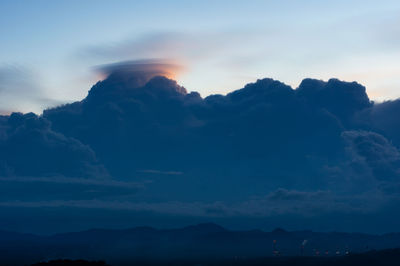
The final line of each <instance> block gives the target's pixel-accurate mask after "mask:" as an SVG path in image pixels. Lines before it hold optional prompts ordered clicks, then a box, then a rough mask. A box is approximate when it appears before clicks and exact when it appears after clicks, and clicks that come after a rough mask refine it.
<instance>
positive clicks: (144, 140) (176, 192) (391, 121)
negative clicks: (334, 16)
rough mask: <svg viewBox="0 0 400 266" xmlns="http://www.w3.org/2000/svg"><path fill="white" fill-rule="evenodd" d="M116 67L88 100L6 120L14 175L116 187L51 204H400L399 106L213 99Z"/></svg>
mask: <svg viewBox="0 0 400 266" xmlns="http://www.w3.org/2000/svg"><path fill="white" fill-rule="evenodd" d="M107 69H110V72H109V73H108V72H107V74H108V77H107V78H106V79H105V80H103V81H100V82H98V83H97V84H95V85H94V86H93V87H92V88H91V90H90V91H89V93H88V96H87V97H86V98H85V99H83V100H82V101H79V102H75V103H71V104H67V105H63V106H59V107H57V108H52V109H48V110H45V111H44V113H43V115H42V116H40V117H37V116H35V115H32V114H26V115H22V114H13V115H11V116H4V117H1V123H0V125H1V131H0V137H1V140H2V144H1V145H2V147H3V149H2V151H4V152H3V153H2V159H1V166H2V167H1V169H2V170H1V171H2V174H3V175H4V176H8V177H9V176H26V175H29V176H37V177H42V176H49V175H55V174H59V175H61V176H62V177H63V178H64V177H65V176H74V177H77V178H99V177H104V176H108V174H109V175H110V176H109V178H111V180H112V181H108V182H117V183H107V185H99V184H97V183H96V184H91V183H87V182H86V183H85V184H84V185H82V184H81V185H80V186H81V187H82V186H84V187H85V189H88V188H90V187H93V188H95V190H96V191H97V190H100V191H102V188H103V187H112V191H114V192H112V193H108V194H107V193H104V192H101V193H100V194H101V195H102V199H101V200H99V201H95V203H94V201H92V200H93V197H86V196H84V195H83V194H76V195H75V197H74V198H73V199H72V197H70V198H68V197H66V198H65V199H63V200H61V199H60V198H57V199H54V200H55V201H48V202H47V205H46V204H44V205H43V206H58V205H60V204H61V205H62V204H67V205H68V204H72V205H73V206H74V207H81V208H91V207H90V206H92V207H96V208H102V206H103V207H104V208H113V206H115V208H118V209H121V208H122V209H127V211H150V212H157V213H168V214H179V215H183V216H184V215H198V216H202V215H203V216H207V217H214V216H218V217H219V216H221V217H222V216H224V217H227V216H230V217H233V216H235V217H239V216H241V217H246V216H252V217H255V216H257V217H272V216H274V215H275V216H276V215H278V216H279V215H286V214H288V215H289V214H290V215H297V216H301V215H309V214H310V213H313V215H316V216H318V215H320V216H323V215H326V214H327V213H329V212H330V211H332V212H334V213H347V214H346V215H350V214H351V213H354V215H356V213H358V214H360V215H361V214H365V213H368V212H369V213H374V212H377V211H378V210H381V209H382V208H383V209H384V208H392V207H389V205H388V202H397V200H398V192H397V191H398V190H396V188H398V187H400V182H399V181H400V179H399V176H400V172H399V169H400V164H399V163H400V157H399V150H398V144H397V143H398V142H397V139H396V138H397V135H396V132H397V131H396V130H397V124H396V121H397V120H396V117H395V116H393V115H391V114H390V112H391V111H390V110H392V109H393V108H396V105H395V102H390V103H383V104H375V103H373V102H371V101H370V100H369V98H368V96H367V94H366V91H365V87H363V86H362V85H360V84H358V83H356V82H351V83H349V82H342V81H339V80H337V79H331V80H329V81H327V82H325V81H321V80H312V79H306V80H304V81H303V82H302V83H301V84H300V86H299V88H297V89H293V88H291V87H290V86H288V85H286V84H284V83H282V82H279V81H276V80H272V79H261V80H258V81H256V82H254V83H251V84H248V85H246V86H245V87H244V88H243V89H240V90H237V91H234V92H231V93H229V94H227V95H211V96H208V97H206V98H202V97H201V96H200V95H199V94H198V93H196V92H188V91H187V90H186V89H185V88H183V87H181V86H179V85H178V84H177V83H176V82H175V81H173V80H171V79H168V78H165V77H162V76H158V74H160V73H158V72H157V71H155V72H154V71H147V70H143V71H144V72H145V75H143V73H144V72H143V71H137V68H136V66H135V67H134V69H133V71H131V70H132V69H131V68H130V71H127V66H126V64H122V65H113V66H111V67H110V68H107ZM384 117H389V118H388V119H383V118H384ZM39 151H40V152H39ZM35 152H38V154H37V155H38V156H34V153H35ZM39 180H42V179H36V181H39ZM46 180H47V179H46ZM62 180H65V179H62ZM0 181H1V180H0ZM40 182H44V181H43V180H42V181H40ZM46 182H47V181H46ZM63 182H64V181H63ZM74 182H75V183H76V182H77V181H76V179H74ZM116 184H118V185H116ZM119 184H140V186H139V187H137V186H134V189H133V187H132V189H128V190H127V191H126V190H125V191H123V189H122V188H123V185H122V186H120V185H119ZM137 188H140V189H139V190H138V189H137ZM390 188H391V189H390ZM118 190H120V191H121V195H118V193H116V192H117V191H118ZM133 191H134V193H133ZM100 194H96V195H100ZM96 197H97V196H96ZM104 197H105V198H104ZM70 200H73V203H71V201H70ZM80 200H84V201H80ZM88 200H91V201H88ZM52 202H53V203H52ZM68 202H69V203H68ZM42 203H43V202H42ZM42 203H40V202H39V201H38V202H36V203H35V202H32V201H29V200H28V199H27V201H26V203H24V202H19V203H18V204H15V203H10V202H3V203H2V206H17V205H18V206H35V207H38V206H40V204H42ZM24 204H25V205H24ZM49 204H50V205H49ZM52 204H53V205H52ZM93 204H94V205H95V206H94V205H93ZM72 205H71V206H72ZM124 206H125V207H124ZM174 206H176V207H174ZM179 206H180V207H179ZM182 206H184V207H182ZM368 206H369V207H368ZM392 209H393V208H392Z"/></svg>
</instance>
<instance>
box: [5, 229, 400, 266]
mask: <svg viewBox="0 0 400 266" xmlns="http://www.w3.org/2000/svg"><path fill="white" fill-rule="evenodd" d="M399 249H400V234H399V233H391V234H384V235H369V234H360V233H340V232H328V233H321V232H312V231H292V232H288V231H285V230H283V229H276V230H274V231H272V232H264V231H261V230H250V231H232V230H228V229H225V228H223V227H221V226H219V225H216V224H212V223H206V224H199V225H194V226H188V227H184V228H178V229H155V228H151V227H136V228H132V229H125V230H109V229H92V230H88V231H82V232H73V233H63V234H56V235H51V236H39V235H32V234H21V233H13V232H4V231H3V232H1V231H0V261H1V262H2V264H3V265H4V264H5V265H30V264H32V263H37V262H41V261H42V262H43V261H51V260H54V259H64V258H68V259H75V260H77V259H83V260H87V261H106V262H107V263H109V264H111V265H119V264H124V265H131V264H132V263H133V262H137V264H138V265H141V264H144V265H153V264H155V265H157V264H160V265H180V264H181V265H186V264H189V265H192V264H196V265H197V263H200V264H205V265H217V264H225V265H231V264H234V265H236V264H237V265H248V264H254V265H257V264H260V265H261V264H263V265H264V264H267V265H290V263H294V261H295V262H296V265H302V264H301V263H306V264H305V265H320V264H321V263H324V264H326V265H334V264H335V263H340V264H341V265H347V264H345V263H353V261H358V260H365V261H367V262H368V263H369V262H371V263H374V262H378V261H379V262H380V263H382V262H383V261H386V260H387V262H392V261H396V262H398V264H397V265H400V260H398V258H399V257H400V252H399ZM384 250H385V251H384ZM352 254H362V255H352ZM260 258H264V259H260ZM125 262H129V263H125ZM139 262H140V263H139ZM75 263H78V262H75ZM313 263H314V264H313ZM329 263H330V264H329ZM363 264H364V263H363ZM54 265H57V264H54ZM61 265H63V264H61ZM66 265H67V264H66ZM77 265H79V264H77ZM348 265H353V264H348ZM365 265H369V264H365ZM372 265H375V264H372ZM377 265H378V264H377ZM379 265H382V264H379ZM388 265H390V264H388Z"/></svg>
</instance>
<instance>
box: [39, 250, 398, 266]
mask: <svg viewBox="0 0 400 266" xmlns="http://www.w3.org/2000/svg"><path fill="white" fill-rule="evenodd" d="M108 265H109V264H107V263H106V262H103V261H84V260H75V261H73V260H54V261H49V262H42V263H36V264H33V266H108ZM115 265H149V266H150V265H160V266H161V265H178V266H179V265H182V266H183V265H276V266H286V265H296V266H299V265H300V266H302V265H311V266H313V265H315V266H317V265H319V266H320V265H326V266H335V265H344V266H347V265H348V266H350V265H351V266H353V265H357V266H358V265H362V266H369V265H371V266H372V265H374V266H375V265H376V266H378V265H379V266H386V265H400V249H390V250H382V251H369V252H366V253H362V254H349V255H347V256H341V257H268V258H258V259H244V258H236V259H225V260H222V259H221V260H212V259H211V260H166V261H157V260H146V261H140V260H137V261H129V262H119V263H116V264H115Z"/></svg>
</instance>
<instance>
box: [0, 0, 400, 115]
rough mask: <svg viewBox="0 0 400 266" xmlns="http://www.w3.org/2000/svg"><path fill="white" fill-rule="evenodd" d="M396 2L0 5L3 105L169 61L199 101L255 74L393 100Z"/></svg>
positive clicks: (9, 107) (75, 93) (72, 95)
mask: <svg viewBox="0 0 400 266" xmlns="http://www.w3.org/2000/svg"><path fill="white" fill-rule="evenodd" d="M399 14H400V2H399V1H394V0H393V1H379V2H378V1H365V0H363V1H341V0H339V1H329V2H326V1H251V2H250V1H146V2H144V1H112V2H111V1H63V2H59V1H56V2H55V1H43V0H40V1H6V0H4V1H1V3H0V35H1V36H2V40H1V42H0V48H1V49H0V112H1V113H9V112H10V111H23V112H27V111H34V112H37V113H40V112H41V110H42V109H43V108H44V107H48V106H54V105H57V104H60V103H65V102H70V101H73V100H78V99H81V98H83V97H84V96H85V95H86V94H87V91H88V90H89V88H90V87H91V85H93V84H94V83H95V82H96V81H97V80H98V79H100V78H101V76H100V75H99V73H96V71H95V69H96V67H97V66H99V65H104V64H110V63H116V62H120V61H126V60H143V59H153V60H154V59H162V60H172V61H173V62H174V63H178V64H179V65H180V66H181V68H180V71H179V73H176V74H175V75H174V78H176V79H177V80H178V82H179V84H181V85H182V86H185V87H186V88H187V89H188V90H189V91H198V92H200V93H201V95H202V96H207V95H210V94H214V93H222V94H225V93H227V92H229V91H232V90H234V89H238V88H241V87H242V86H243V85H244V84H246V83H248V82H252V81H254V80H256V79H257V78H263V77H271V78H274V79H278V80H281V81H283V82H285V83H286V84H288V85H291V86H292V87H294V88H296V87H297V86H298V85H299V83H300V81H301V80H302V79H303V78H306V77H311V78H318V79H324V80H328V79H329V78H331V77H336V78H339V79H342V80H346V81H353V80H357V81H358V82H360V83H362V84H363V85H365V86H366V87H367V93H368V95H369V97H370V98H371V99H373V100H375V101H383V100H386V99H394V98H398V97H399V96H400V91H399V90H398V88H400V79H399V78H398V77H400V66H399V63H398V62H400V48H399V47H400V46H399V41H400V39H399V37H398V36H400V34H399V33H400V32H399V27H398V25H399V23H400V18H399Z"/></svg>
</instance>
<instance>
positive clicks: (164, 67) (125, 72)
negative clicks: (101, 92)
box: [94, 59, 183, 86]
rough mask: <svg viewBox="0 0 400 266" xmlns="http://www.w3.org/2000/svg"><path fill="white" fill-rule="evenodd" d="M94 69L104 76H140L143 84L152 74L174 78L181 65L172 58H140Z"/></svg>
mask: <svg viewBox="0 0 400 266" xmlns="http://www.w3.org/2000/svg"><path fill="white" fill-rule="evenodd" d="M94 69H95V70H96V71H97V72H99V73H100V74H102V75H104V76H105V77H110V76H115V75H120V76H140V77H141V78H143V79H145V80H144V81H143V83H142V84H141V85H142V86H143V85H144V84H145V83H146V82H147V81H148V80H149V79H150V78H152V77H154V76H166V77H168V78H175V76H176V75H177V74H178V73H179V72H180V71H181V70H182V69H183V66H180V65H178V64H177V63H175V62H173V61H172V60H165V59H164V60H161V59H159V60H157V59H142V60H132V61H123V62H118V63H114V64H106V65H100V66H97V67H95V68H94ZM119 78H121V77H119Z"/></svg>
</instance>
